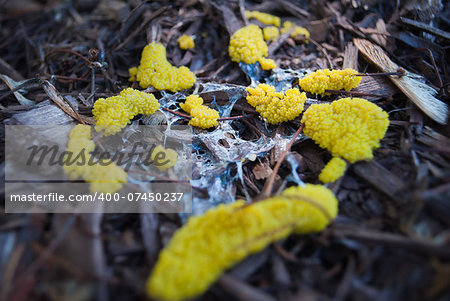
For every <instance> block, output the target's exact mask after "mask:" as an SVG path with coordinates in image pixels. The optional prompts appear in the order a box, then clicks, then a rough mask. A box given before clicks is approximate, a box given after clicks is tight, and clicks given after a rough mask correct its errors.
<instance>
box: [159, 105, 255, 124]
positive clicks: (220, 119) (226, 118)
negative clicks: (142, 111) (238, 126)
mask: <svg viewBox="0 0 450 301" xmlns="http://www.w3.org/2000/svg"><path fill="white" fill-rule="evenodd" d="M162 109H163V110H164V111H167V112H169V113H172V114H174V115H177V116H180V117H183V118H186V119H192V116H189V115H186V114H183V113H180V112H178V111H174V110H171V109H168V108H164V107H162ZM251 116H253V115H245V116H244V115H239V116H230V117H221V118H218V119H217V121H225V120H236V119H241V118H247V117H251Z"/></svg>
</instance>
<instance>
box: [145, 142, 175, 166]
mask: <svg viewBox="0 0 450 301" xmlns="http://www.w3.org/2000/svg"><path fill="white" fill-rule="evenodd" d="M151 158H152V161H153V163H154V164H155V166H156V167H157V168H158V169H159V170H160V171H166V170H167V169H169V168H171V167H173V166H175V164H176V163H177V159H178V155H177V152H176V151H174V150H173V149H171V148H167V149H165V148H164V147H163V146H162V145H158V146H157V147H155V148H154V149H153V152H152V156H151Z"/></svg>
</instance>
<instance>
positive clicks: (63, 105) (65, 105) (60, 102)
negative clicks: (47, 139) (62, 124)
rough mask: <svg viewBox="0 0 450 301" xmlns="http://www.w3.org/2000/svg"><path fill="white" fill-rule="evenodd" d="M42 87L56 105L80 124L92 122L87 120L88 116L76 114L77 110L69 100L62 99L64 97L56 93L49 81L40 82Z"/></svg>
mask: <svg viewBox="0 0 450 301" xmlns="http://www.w3.org/2000/svg"><path fill="white" fill-rule="evenodd" d="M42 89H44V91H45V93H46V94H47V95H48V97H50V99H51V100H52V101H53V102H54V103H56V105H57V106H58V107H59V108H60V109H61V110H63V111H64V113H66V114H67V115H69V116H70V117H72V118H73V119H75V120H78V121H79V122H80V123H82V124H86V123H89V124H93V123H92V121H90V120H88V119H89V118H86V117H83V118H82V117H81V116H80V114H78V112H77V110H76V109H75V108H74V107H73V106H72V105H70V104H69V102H67V101H64V99H63V98H62V97H61V96H60V95H59V94H58V92H57V91H56V88H55V86H53V85H52V84H51V83H50V82H48V81H44V82H43V84H42Z"/></svg>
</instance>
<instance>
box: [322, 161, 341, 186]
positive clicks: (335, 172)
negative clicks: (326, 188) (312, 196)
mask: <svg viewBox="0 0 450 301" xmlns="http://www.w3.org/2000/svg"><path fill="white" fill-rule="evenodd" d="M346 168H347V163H346V162H345V161H344V160H342V159H341V158H338V157H333V158H332V159H331V160H330V161H329V162H328V163H327V165H325V167H324V168H323V169H322V171H321V172H320V175H319V180H320V181H321V182H322V183H332V182H334V181H336V180H337V179H339V178H340V177H342V176H343V175H344V173H345V169H346Z"/></svg>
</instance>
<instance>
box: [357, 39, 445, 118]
mask: <svg viewBox="0 0 450 301" xmlns="http://www.w3.org/2000/svg"><path fill="white" fill-rule="evenodd" d="M353 43H354V44H355V45H356V47H358V49H359V51H361V53H362V54H363V55H364V56H365V57H366V58H367V59H368V60H369V61H371V62H372V63H373V64H375V65H376V66H377V67H378V68H380V69H381V70H383V72H395V71H397V70H398V68H399V66H398V65H397V64H396V63H394V62H393V61H392V60H391V59H390V58H389V57H388V56H387V55H386V53H385V52H384V50H383V49H382V48H381V47H379V46H377V45H375V44H373V43H371V42H369V41H367V40H364V39H353ZM411 75H412V74H411V73H407V74H406V75H405V76H402V77H392V76H390V77H389V78H390V79H391V80H392V82H393V83H394V84H395V85H396V86H397V87H398V88H399V89H400V90H401V91H402V92H403V93H405V95H406V96H407V97H408V98H409V99H411V100H412V101H413V102H414V103H415V104H416V105H417V106H418V107H419V108H420V109H421V110H422V111H423V112H424V113H425V114H427V115H428V116H429V117H431V118H432V119H433V120H435V121H436V122H438V123H440V124H446V123H447V115H448V107H447V104H445V103H444V102H442V101H440V100H439V99H437V98H436V97H434V95H435V94H436V90H434V89H433V88H431V87H430V86H428V85H427V84H424V83H422V82H420V81H418V80H416V79H414V78H412V76H411Z"/></svg>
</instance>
